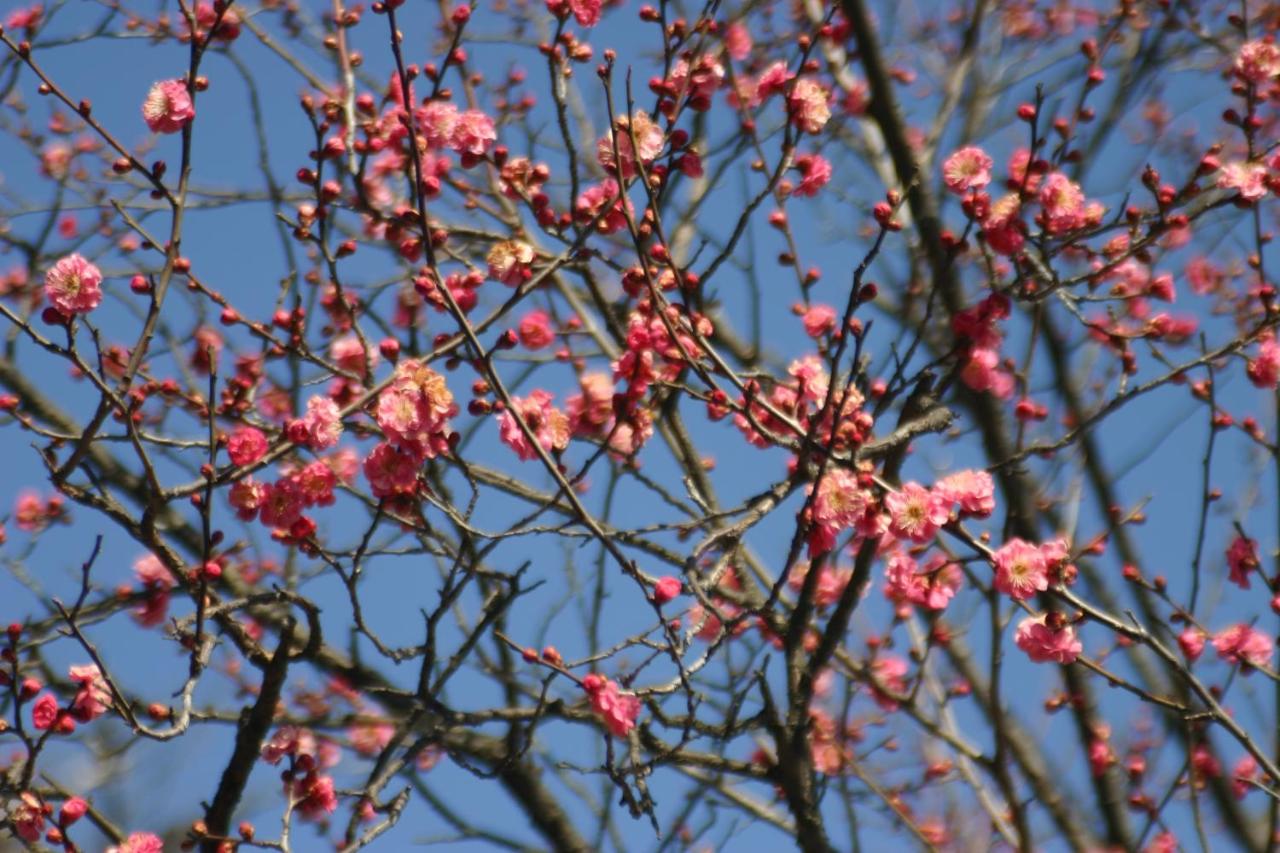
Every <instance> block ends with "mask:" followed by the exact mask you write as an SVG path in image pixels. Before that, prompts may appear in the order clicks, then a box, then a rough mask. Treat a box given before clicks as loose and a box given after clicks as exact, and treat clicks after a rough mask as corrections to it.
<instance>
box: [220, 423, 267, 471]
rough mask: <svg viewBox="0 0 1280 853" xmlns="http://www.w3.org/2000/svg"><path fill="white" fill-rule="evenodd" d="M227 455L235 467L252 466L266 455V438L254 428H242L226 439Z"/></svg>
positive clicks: (260, 431)
mask: <svg viewBox="0 0 1280 853" xmlns="http://www.w3.org/2000/svg"><path fill="white" fill-rule="evenodd" d="M227 455H228V456H230V457H231V461H232V462H233V463H234V464H235V465H237V466H241V467H243V466H245V465H252V464H253V463H254V462H257V461H258V460H259V459H261V458H262V457H263V456H266V455H267V437H266V436H265V435H263V434H262V430H260V429H258V428H256V427H251V426H242V427H240V428H239V429H237V430H236V431H235V432H233V433H232V434H231V436H230V437H229V438H228V439H227Z"/></svg>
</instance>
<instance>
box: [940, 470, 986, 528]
mask: <svg viewBox="0 0 1280 853" xmlns="http://www.w3.org/2000/svg"><path fill="white" fill-rule="evenodd" d="M933 488H934V491H935V492H938V493H940V494H942V495H944V496H945V497H946V499H947V500H949V501H951V502H952V503H954V504H956V505H957V506H958V507H959V509H960V513H961V515H964V516H971V517H973V518H987V517H988V516H990V515H991V513H992V512H994V511H995V508H996V498H995V483H994V482H993V481H992V479H991V475H990V474H988V473H987V472H986V471H978V470H973V469H968V470H964V471H957V472H956V473H954V474H951V475H949V476H947V477H944V478H943V479H941V480H939V481H938V482H937V483H935V484H934V486H933Z"/></svg>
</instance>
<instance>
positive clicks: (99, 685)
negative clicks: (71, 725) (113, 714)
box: [69, 664, 112, 723]
mask: <svg viewBox="0 0 1280 853" xmlns="http://www.w3.org/2000/svg"><path fill="white" fill-rule="evenodd" d="M69 675H70V677H71V680H72V681H73V682H75V683H76V684H78V685H80V688H79V690H77V691H76V695H75V697H74V698H73V699H72V700H71V709H70V710H71V715H72V716H73V717H75V718H76V719H77V720H79V721H80V722H82V723H87V722H89V721H91V720H93V719H95V718H97V717H100V716H102V715H103V714H105V713H106V712H107V709H108V708H110V706H111V704H112V698H111V689H110V688H109V687H107V681H106V679H105V678H103V676H102V670H100V669H98V666H97V664H85V665H83V666H73V667H71V669H70V670H69Z"/></svg>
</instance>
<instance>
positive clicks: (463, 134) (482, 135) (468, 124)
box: [449, 110, 498, 166]
mask: <svg viewBox="0 0 1280 853" xmlns="http://www.w3.org/2000/svg"><path fill="white" fill-rule="evenodd" d="M497 139H498V133H497V131H496V130H494V127H493V119H491V118H489V116H488V115H487V114H486V113H485V112H483V111H482V110H467V111H466V112H463V113H459V114H458V117H457V121H455V122H454V125H453V132H452V133H451V134H450V136H449V147H450V148H452V149H453V150H454V151H457V152H458V153H459V154H461V155H463V157H464V162H463V166H466V165H467V163H466V162H465V158H466V157H467V156H471V157H483V156H484V154H485V152H486V151H488V150H489V149H490V148H491V147H492V146H493V143H494V142H495V141H497Z"/></svg>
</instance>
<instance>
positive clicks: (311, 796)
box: [286, 772, 338, 820]
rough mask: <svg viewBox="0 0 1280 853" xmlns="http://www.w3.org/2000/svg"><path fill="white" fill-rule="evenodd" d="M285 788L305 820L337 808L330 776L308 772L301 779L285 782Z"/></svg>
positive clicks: (336, 797) (335, 795)
mask: <svg viewBox="0 0 1280 853" xmlns="http://www.w3.org/2000/svg"><path fill="white" fill-rule="evenodd" d="M286 790H288V792H289V796H290V797H292V798H293V801H294V805H295V808H297V810H298V813H299V814H301V815H302V817H303V818H304V819H305V820H319V819H320V818H322V817H323V816H324V815H326V814H331V813H333V811H334V810H335V809H337V808H338V795H337V794H336V793H335V792H334V789H333V778H332V777H331V776H326V775H324V774H320V773H315V772H312V773H308V774H307V775H306V776H303V777H302V778H301V779H297V780H295V781H293V782H292V783H286Z"/></svg>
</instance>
